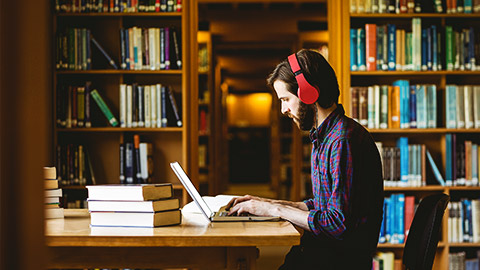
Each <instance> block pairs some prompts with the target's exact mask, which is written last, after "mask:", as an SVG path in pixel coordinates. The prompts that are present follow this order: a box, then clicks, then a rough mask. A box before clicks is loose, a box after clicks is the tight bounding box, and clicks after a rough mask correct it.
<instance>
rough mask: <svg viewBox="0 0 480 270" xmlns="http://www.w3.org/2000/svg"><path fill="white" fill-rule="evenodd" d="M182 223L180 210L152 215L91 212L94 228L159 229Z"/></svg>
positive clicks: (153, 213)
mask: <svg viewBox="0 0 480 270" xmlns="http://www.w3.org/2000/svg"><path fill="white" fill-rule="evenodd" d="M181 222H182V213H181V212H180V210H170V211H162V212H152V213H136V212H91V213H90V224H91V225H92V226H119V227H159V226H168V225H177V224H180V223H181Z"/></svg>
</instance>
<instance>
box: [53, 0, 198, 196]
mask: <svg viewBox="0 0 480 270" xmlns="http://www.w3.org/2000/svg"><path fill="white" fill-rule="evenodd" d="M193 3H194V1H182V7H181V8H179V9H178V11H176V10H175V11H172V12H139V11H138V10H137V11H133V12H89V13H73V12H63V11H58V12H54V17H53V33H54V34H56V37H58V35H59V34H60V33H63V32H64V31H66V29H69V28H79V29H83V28H85V29H89V30H90V33H91V35H92V36H93V37H94V38H95V39H96V40H97V41H98V43H99V44H100V45H101V46H102V47H103V48H104V50H105V51H106V52H107V54H109V56H110V57H111V58H112V59H113V60H114V61H115V63H116V64H117V66H118V69H114V68H113V67H112V66H111V65H109V63H108V61H107V60H106V58H105V57H104V56H103V55H102V54H101V52H100V51H99V50H98V49H97V48H96V47H95V46H94V44H91V45H90V46H88V40H89V39H88V34H87V37H84V36H81V34H80V36H77V37H78V38H79V40H81V39H82V38H85V39H86V40H87V43H84V44H83V45H84V46H85V45H87V46H86V49H85V50H86V51H87V53H85V52H84V51H83V52H82V51H81V50H80V49H84V47H82V46H81V45H82V44H81V43H78V44H79V45H78V48H79V49H78V53H77V56H78V59H82V58H81V57H84V55H85V54H86V55H87V56H86V57H88V55H89V54H88V51H89V50H90V54H91V58H90V60H91V62H90V63H89V65H91V67H90V69H86V70H85V69H82V70H65V69H59V68H58V67H59V66H57V67H55V65H54V67H53V68H54V69H53V89H54V90H53V104H55V105H54V106H55V109H54V113H53V122H54V128H53V137H54V140H53V146H54V148H55V150H54V155H55V160H56V161H57V163H61V164H68V166H71V165H72V164H70V163H71V162H72V163H73V164H75V163H74V162H76V161H75V160H77V158H78V164H81V163H82V162H81V159H79V157H78V156H72V158H74V161H70V160H68V159H65V158H63V157H62V158H61V159H60V158H58V157H59V156H64V155H65V153H63V152H62V153H57V145H66V146H68V145H82V146H83V148H84V149H85V155H86V158H85V159H84V163H85V164H83V168H84V170H83V171H84V172H85V173H86V177H85V178H86V183H82V182H81V181H80V183H78V182H76V183H74V184H71V183H69V182H67V183H66V185H64V186H63V187H62V188H63V190H64V192H65V195H66V197H70V196H75V197H78V198H76V199H80V200H84V199H85V198H86V189H85V185H86V184H87V185H88V184H116V183H120V181H121V180H120V175H121V168H120V167H121V165H120V161H121V158H120V153H119V152H120V145H121V144H122V143H126V142H133V136H134V135H139V136H140V140H141V142H147V143H151V144H152V146H153V147H152V149H153V151H152V156H153V163H151V164H152V165H153V166H151V167H150V168H152V167H153V169H152V171H151V172H150V174H149V180H148V182H149V183H162V182H171V183H173V185H174V190H175V196H176V197H179V198H180V199H181V201H182V202H183V203H186V198H187V197H186V196H187V195H186V193H185V192H183V187H182V186H181V184H180V183H179V181H178V180H177V178H176V177H175V175H174V173H173V172H172V171H171V169H170V166H169V163H170V162H173V161H179V162H180V163H181V164H182V166H183V167H184V169H185V170H186V171H187V172H188V173H189V175H190V173H191V172H192V171H193V170H194V169H195V168H196V165H194V162H193V161H196V158H195V157H191V156H192V155H193V153H196V149H195V145H196V143H195V141H196V140H198V138H197V134H196V132H195V133H194V132H192V130H195V128H196V123H194V122H195V121H192V120H191V119H196V115H197V112H195V111H194V110H192V109H191V108H193V106H197V104H198V100H197V99H196V94H195V93H191V92H190V90H189V89H191V87H195V85H196V82H197V81H196V80H194V79H192V75H193V74H196V73H197V72H198V71H197V70H196V69H194V68H192V63H196V60H195V61H192V60H191V58H192V55H193V54H194V53H195V52H196V49H193V48H192V46H191V45H192V44H196V31H195V30H194V29H196V28H192V27H191V25H192V24H193V22H192V21H193V20H194V18H195V16H194V14H195V11H196V5H194V4H193ZM133 28H137V29H147V30H141V31H139V32H140V35H136V36H135V37H136V38H137V39H136V40H135V41H132V40H133V39H132V38H131V39H130V42H128V39H126V38H125V39H122V34H121V30H122V29H125V30H124V31H125V32H129V33H130V34H132V31H131V29H133ZM152 29H153V30H152ZM155 29H158V31H159V33H163V36H160V35H159V36H155V31H154V30H155ZM125 32H124V33H125ZM174 32H176V35H175V33H174ZM149 35H150V36H149ZM131 37H132V36H131ZM160 37H162V38H164V39H165V42H163V40H162V39H160ZM193 37H195V38H193ZM174 39H175V40H176V43H174V42H175V41H174ZM168 40H169V41H170V42H167V41H168ZM122 41H125V42H122ZM134 42H138V44H135V49H136V48H140V45H141V44H143V45H142V46H143V47H142V48H141V49H142V50H140V49H139V50H138V51H136V52H137V54H136V56H137V58H136V57H134V56H132V55H130V59H132V60H133V59H135V64H132V65H130V68H131V69H130V70H129V69H126V67H125V65H122V64H123V63H125V60H124V55H125V53H126V49H125V51H124V50H123V48H124V46H125V47H127V46H129V45H132V44H134ZM155 42H158V43H157V44H155ZM52 44H55V46H54V48H53V49H52V51H54V55H55V54H57V48H59V47H60V48H64V47H65V46H64V45H63V44H62V45H59V44H58V39H57V38H55V41H54V42H52ZM161 44H162V45H161ZM148 45H153V46H150V49H149V52H148V54H147V50H148V49H146V47H148ZM175 45H177V47H178V51H175ZM69 48H70V47H69ZM72 50H74V49H72ZM168 50H170V53H168ZM132 51H133V50H131V51H130V52H132ZM155 51H156V52H155ZM122 52H124V53H123V54H122ZM162 53H163V56H162ZM59 54H60V55H61V54H62V51H60V53H59ZM82 54H83V55H82ZM155 54H156V55H155ZM69 56H70V55H69ZM162 57H165V58H162ZM168 57H170V60H171V64H170V69H167V68H166V67H165V66H163V67H162V66H159V63H160V62H161V63H162V65H163V63H165V64H166V65H168V61H167V62H163V61H161V60H168ZM60 58H61V56H60ZM58 59H59V56H58V54H57V55H56V59H55V60H54V61H53V62H54V63H56V64H58ZM148 60H150V61H149V62H150V64H149V62H148ZM178 60H181V64H179V63H178ZM142 61H143V65H142ZM154 61H155V62H157V66H155V62H154ZM174 61H175V62H174ZM127 65H128V63H127ZM60 68H61V65H60ZM127 68H128V67H127ZM195 68H196V65H195ZM86 82H91V87H90V90H93V89H96V90H97V91H98V92H99V94H100V96H101V97H102V98H103V99H104V101H105V103H106V104H107V106H108V107H109V109H110V110H111V111H112V113H113V115H114V116H115V118H116V119H118V120H120V118H121V115H120V114H121V112H120V111H121V108H122V107H123V106H122V104H121V102H122V101H121V98H122V97H121V96H122V93H121V90H120V88H121V87H120V85H126V87H127V89H128V86H132V88H133V91H136V89H139V88H140V87H142V88H143V90H142V91H143V93H142V92H137V93H140V94H145V92H148V90H146V89H147V86H149V87H150V86H151V88H152V89H151V92H150V93H152V96H151V97H150V99H151V100H153V93H154V92H155V94H156V93H162V92H164V98H165V101H163V100H162V101H160V98H159V99H158V102H159V103H155V105H153V104H154V103H153V102H154V101H152V103H149V102H144V103H142V101H141V100H140V101H139V100H138V98H139V97H144V98H145V100H147V101H148V99H147V96H146V95H145V96H143V95H137V99H133V101H132V104H136V105H140V104H142V105H143V106H144V108H143V109H142V108H141V106H139V107H137V110H140V112H139V114H137V116H138V117H143V114H142V110H146V108H147V104H152V105H151V106H152V109H151V110H150V111H151V113H152V114H153V111H154V110H153V106H158V105H157V104H162V105H164V106H166V108H167V113H166V115H165V114H162V115H164V116H166V117H167V118H168V121H167V124H166V126H163V125H162V127H160V126H161V125H160V121H159V125H158V126H156V125H154V124H153V119H154V118H152V124H151V125H150V127H147V126H146V125H147V124H146V120H147V119H148V117H147V116H146V115H147V114H145V117H146V118H145V124H144V125H140V121H141V119H140V118H139V119H137V120H138V121H137V123H138V126H137V127H134V126H135V125H133V126H132V127H120V125H119V126H112V125H111V124H109V122H108V121H107V119H106V118H105V116H104V115H103V113H102V111H101V110H100V109H99V108H98V107H97V104H96V103H95V101H94V100H93V99H91V100H90V101H89V102H90V106H89V107H90V114H91V116H90V118H91V127H66V126H65V125H59V124H57V120H58V119H60V118H62V117H63V114H64V113H65V110H63V111H62V108H63V106H65V105H63V103H62V102H64V101H63V100H67V101H68V100H69V99H70V98H71V97H73V95H74V94H72V95H71V96H70V97H68V92H69V91H71V90H70V89H72V88H77V87H84V86H85V85H86ZM157 84H161V85H162V86H165V88H164V89H163V87H162V88H160V87H158V89H157V90H158V91H154V87H153V86H154V85H157ZM136 86H138V87H137V88H136ZM62 91H63V92H62ZM139 91H140V90H139ZM168 91H170V92H171V95H172V96H173V99H174V100H175V102H176V105H177V112H178V115H179V117H180V120H181V121H182V124H177V119H176V116H175V113H174V108H173V102H172V100H171V99H169V95H168V93H169V92H168ZM127 92H128V90H127ZM73 93H75V92H73ZM66 94H67V95H66ZM65 96H67V97H66V98H65ZM77 97H78V96H77ZM159 97H160V96H159ZM81 99H82V97H80V98H79V99H78V100H81ZM87 99H88V97H87ZM87 99H85V104H81V105H79V106H85V107H86V106H87V101H86V100H87ZM78 100H77V101H78ZM145 100H144V101H145ZM135 101H138V102H137V103H135ZM163 102H165V103H163ZM72 104H75V102H72ZM72 104H70V106H72ZM77 104H80V103H77ZM59 107H60V108H59ZM127 107H128V106H127ZM134 107H135V106H134ZM67 110H68V106H67ZM74 111H75V107H74V108H71V112H70V113H73V112H74ZM79 111H80V109H78V108H77V113H78V112H79ZM159 111H160V110H159ZM133 112H134V113H133V114H135V109H134V110H133ZM140 115H142V116H140ZM72 117H73V116H72ZM79 119H80V118H79ZM158 119H160V117H159V118H158ZM133 122H135V121H133ZM191 153H192V154H191ZM77 155H78V154H77ZM59 160H60V162H58V161H59ZM88 163H90V164H91V169H89V167H88V165H89V164H88ZM73 167H74V169H73V170H76V171H75V173H77V172H78V171H81V170H82V169H81V168H82V166H81V165H73ZM78 168H80V169H78ZM91 172H93V174H94V179H95V182H94V183H92V180H91V178H92V177H91ZM124 173H125V172H124ZM77 176H78V175H77V174H75V178H77ZM191 176H192V181H193V182H194V183H195V184H198V183H197V180H196V179H197V178H196V177H195V176H196V173H193V174H192V175H191ZM68 177H69V176H67V178H68ZM64 178H65V177H64ZM84 182H85V181H84ZM78 193H80V194H79V195H78ZM73 194H77V195H73Z"/></svg>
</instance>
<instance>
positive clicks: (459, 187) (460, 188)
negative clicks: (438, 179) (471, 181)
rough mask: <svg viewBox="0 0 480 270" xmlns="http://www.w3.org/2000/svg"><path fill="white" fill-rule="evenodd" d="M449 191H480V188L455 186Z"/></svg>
mask: <svg viewBox="0 0 480 270" xmlns="http://www.w3.org/2000/svg"><path fill="white" fill-rule="evenodd" d="M448 189H449V190H452V191H480V187H479V186H455V187H448Z"/></svg>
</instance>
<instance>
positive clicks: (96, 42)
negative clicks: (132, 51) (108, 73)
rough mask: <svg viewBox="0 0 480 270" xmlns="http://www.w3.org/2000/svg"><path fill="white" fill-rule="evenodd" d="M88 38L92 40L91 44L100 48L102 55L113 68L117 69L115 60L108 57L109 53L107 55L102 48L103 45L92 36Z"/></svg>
mask: <svg viewBox="0 0 480 270" xmlns="http://www.w3.org/2000/svg"><path fill="white" fill-rule="evenodd" d="M90 39H91V41H92V42H93V44H94V45H95V46H96V47H97V48H98V49H99V50H100V52H101V53H102V54H103V56H105V58H106V59H107V61H108V63H109V64H110V65H111V66H112V67H113V68H114V69H118V67H117V64H115V61H113V59H112V58H111V57H110V55H108V53H107V52H106V51H105V49H103V47H102V46H101V45H100V44H99V43H98V41H97V40H96V39H95V38H94V37H93V36H90Z"/></svg>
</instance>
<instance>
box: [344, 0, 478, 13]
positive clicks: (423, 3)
mask: <svg viewBox="0 0 480 270" xmlns="http://www.w3.org/2000/svg"><path fill="white" fill-rule="evenodd" d="M473 12H475V13H478V12H480V1H479V0H350V13H396V14H400V13H449V14H450V13H473Z"/></svg>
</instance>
